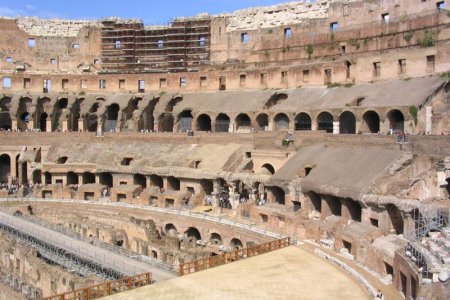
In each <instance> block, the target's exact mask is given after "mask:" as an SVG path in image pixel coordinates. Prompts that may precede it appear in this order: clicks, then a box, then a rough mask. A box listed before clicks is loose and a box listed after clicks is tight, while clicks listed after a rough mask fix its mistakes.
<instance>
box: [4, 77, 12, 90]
mask: <svg viewBox="0 0 450 300" xmlns="http://www.w3.org/2000/svg"><path fill="white" fill-rule="evenodd" d="M3 88H4V89H10V88H11V77H3Z"/></svg>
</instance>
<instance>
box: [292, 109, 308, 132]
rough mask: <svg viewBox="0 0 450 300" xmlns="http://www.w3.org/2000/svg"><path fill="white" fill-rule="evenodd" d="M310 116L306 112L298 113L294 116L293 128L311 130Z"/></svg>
mask: <svg viewBox="0 0 450 300" xmlns="http://www.w3.org/2000/svg"><path fill="white" fill-rule="evenodd" d="M311 129H312V122H311V117H310V116H309V115H308V114H307V113H304V112H302V113H299V114H298V115H297V116H296V117H295V130H311Z"/></svg>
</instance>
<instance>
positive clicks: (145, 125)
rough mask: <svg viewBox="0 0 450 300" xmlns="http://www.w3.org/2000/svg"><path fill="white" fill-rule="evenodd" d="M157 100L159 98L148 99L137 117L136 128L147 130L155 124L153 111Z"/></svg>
mask: <svg viewBox="0 0 450 300" xmlns="http://www.w3.org/2000/svg"><path fill="white" fill-rule="evenodd" d="M158 102H159V98H154V99H153V100H152V101H150V102H149V103H148V105H147V107H146V108H145V109H144V111H143V112H142V114H141V116H140V117H139V123H138V130H139V131H141V130H148V131H153V127H154V125H155V117H154V115H153V113H154V111H155V106H156V104H157V103H158Z"/></svg>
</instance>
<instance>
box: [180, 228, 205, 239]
mask: <svg viewBox="0 0 450 300" xmlns="http://www.w3.org/2000/svg"><path fill="white" fill-rule="evenodd" d="M184 234H185V235H186V237H187V238H191V239H193V240H194V241H200V240H201V239H202V236H201V234H200V231H198V229H197V228H195V227H189V228H188V230H186V231H185V232H184Z"/></svg>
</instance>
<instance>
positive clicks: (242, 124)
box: [235, 114, 252, 132]
mask: <svg viewBox="0 0 450 300" xmlns="http://www.w3.org/2000/svg"><path fill="white" fill-rule="evenodd" d="M235 122H236V132H242V131H244V132H246V131H249V130H250V128H251V126H252V125H251V124H252V122H251V121H250V117H249V116H248V115H247V114H239V115H238V116H237V117H236V119H235Z"/></svg>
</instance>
